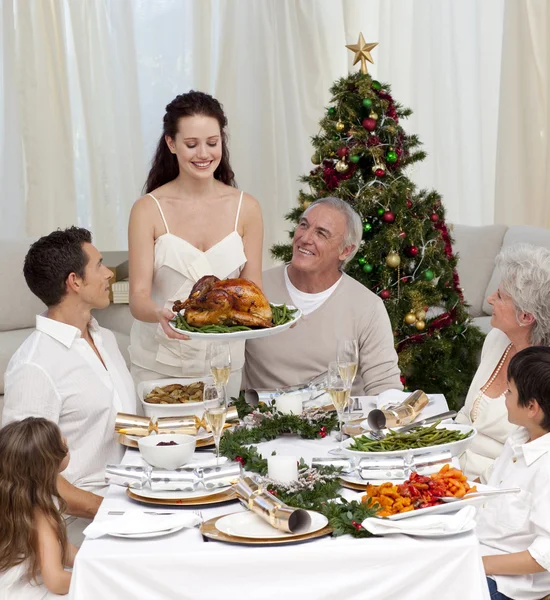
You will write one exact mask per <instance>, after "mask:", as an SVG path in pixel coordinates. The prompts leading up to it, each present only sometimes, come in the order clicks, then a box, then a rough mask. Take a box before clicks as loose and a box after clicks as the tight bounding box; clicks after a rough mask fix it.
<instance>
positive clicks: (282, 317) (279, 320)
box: [170, 304, 298, 333]
mask: <svg viewBox="0 0 550 600" xmlns="http://www.w3.org/2000/svg"><path fill="white" fill-rule="evenodd" d="M269 306H271V312H272V315H273V316H272V322H273V327H278V326H279V325H286V324H287V323H291V322H292V321H294V320H295V315H296V313H297V312H298V309H296V308H291V307H289V306H287V305H286V304H280V305H279V304H270V305H269ZM170 323H171V324H172V325H173V326H174V327H175V328H176V329H179V330H180V331H181V332H182V333H235V332H237V331H257V330H258V328H256V329H254V328H252V327H246V326H245V325H203V326H202V327H193V326H192V325H189V323H188V322H187V321H186V320H185V317H184V316H183V315H181V314H178V315H176V317H175V318H174V319H172V320H171V321H170ZM264 329H265V328H264Z"/></svg>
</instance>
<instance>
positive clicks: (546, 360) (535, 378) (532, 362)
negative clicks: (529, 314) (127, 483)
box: [508, 346, 550, 431]
mask: <svg viewBox="0 0 550 600" xmlns="http://www.w3.org/2000/svg"><path fill="white" fill-rule="evenodd" d="M510 380H511V381H513V382H514V383H515V384H516V388H517V390H518V404H519V405H520V406H528V405H529V400H536V401H537V402H538V404H539V406H540V407H541V409H542V412H543V413H544V418H543V420H542V422H541V424H540V426H541V427H542V428H543V429H544V430H546V431H550V347H548V346H531V347H529V348H525V349H524V350H522V351H521V352H518V353H517V354H516V355H515V356H514V358H512V360H511V361H510V364H509V365H508V381H510Z"/></svg>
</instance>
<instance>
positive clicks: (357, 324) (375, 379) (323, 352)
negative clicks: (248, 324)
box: [243, 265, 403, 396]
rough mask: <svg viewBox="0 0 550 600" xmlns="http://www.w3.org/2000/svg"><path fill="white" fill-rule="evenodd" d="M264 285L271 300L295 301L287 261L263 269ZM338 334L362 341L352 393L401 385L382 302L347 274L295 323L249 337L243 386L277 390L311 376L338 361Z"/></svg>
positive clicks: (360, 342)
mask: <svg viewBox="0 0 550 600" xmlns="http://www.w3.org/2000/svg"><path fill="white" fill-rule="evenodd" d="M263 287H264V293H265V295H266V297H267V298H268V300H269V301H270V302H274V303H282V302H286V303H287V304H292V301H291V299H290V296H289V294H288V291H287V288H286V285H285V280H284V265H281V266H278V267H275V268H274V269H270V270H269V271H265V272H264V273H263ZM339 339H340V340H344V339H356V340H357V343H358V346H359V367H358V372H357V377H356V378H355V384H354V386H353V391H352V393H353V394H354V395H360V396H363V395H369V396H370V395H376V394H379V393H380V392H383V391H384V390H388V389H392V388H393V389H399V390H400V389H402V387H403V386H402V385H401V381H400V379H399V375H400V373H399V368H398V366H397V354H396V352H395V348H394V341H393V334H392V330H391V325H390V319H389V317H388V313H387V312H386V309H385V308H384V303H383V302H382V300H381V299H380V298H378V296H376V295H375V294H373V293H372V292H371V291H370V290H368V289H367V288H366V287H365V286H363V285H362V284H360V283H359V282H358V281H356V280H355V279H352V278H351V277H349V276H348V275H345V274H344V275H343V280H342V281H341V282H340V285H339V286H338V287H337V288H336V290H335V291H334V292H333V294H332V295H331V296H330V297H329V298H328V299H327V300H326V301H325V302H324V303H323V304H322V305H321V306H320V307H319V308H318V309H317V310H314V311H313V312H312V313H310V314H309V315H306V316H304V317H302V318H301V319H300V320H299V321H298V323H297V325H296V326H295V327H293V328H292V329H288V330H287V331H284V332H283V333H279V334H277V335H273V336H270V337H266V338H260V339H257V340H247V342H246V358H245V371H244V379H243V387H244V389H251V388H252V389H276V388H278V387H281V386H286V385H297V384H300V383H305V382H307V381H309V379H311V378H312V377H315V376H316V375H319V374H320V373H322V372H324V371H326V370H327V368H328V364H329V362H330V361H332V360H336V342H337V340H339Z"/></svg>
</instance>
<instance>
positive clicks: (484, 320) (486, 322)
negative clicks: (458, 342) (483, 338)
mask: <svg viewBox="0 0 550 600" xmlns="http://www.w3.org/2000/svg"><path fill="white" fill-rule="evenodd" d="M472 323H473V324H474V325H475V326H476V327H479V328H480V329H481V332H482V333H485V334H487V333H489V331H491V329H492V328H493V326H492V325H491V317H488V316H486V315H483V316H482V317H476V318H475V319H472Z"/></svg>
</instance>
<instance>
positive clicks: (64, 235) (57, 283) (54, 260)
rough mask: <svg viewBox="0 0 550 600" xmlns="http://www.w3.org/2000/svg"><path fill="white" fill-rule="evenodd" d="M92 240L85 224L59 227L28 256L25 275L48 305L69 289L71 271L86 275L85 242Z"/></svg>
mask: <svg viewBox="0 0 550 600" xmlns="http://www.w3.org/2000/svg"><path fill="white" fill-rule="evenodd" d="M85 242H87V243H88V244H91V243H92V234H91V233H90V232H89V231H88V230H87V229H83V228H82V227H69V228H68V229H64V230H61V229H58V230H57V231H54V232H52V233H50V234H49V235H46V236H44V237H41V238H40V239H39V240H38V241H37V242H35V243H34V244H33V245H32V246H31V247H30V249H29V251H28V252H27V256H25V263H24V265H23V275H24V276H25V281H26V282H27V285H28V286H29V289H30V290H31V292H32V293H33V294H34V295H35V296H38V297H39V298H40V300H42V302H44V304H45V305H46V306H55V305H56V304H59V302H61V300H62V299H63V296H65V294H66V293H67V289H66V281H67V277H68V276H69V275H70V274H71V273H76V274H77V275H78V276H79V277H81V278H82V279H84V271H85V269H86V264H87V262H88V257H87V256H86V253H85V252H84V250H83V248H82V244H83V243H85Z"/></svg>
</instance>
